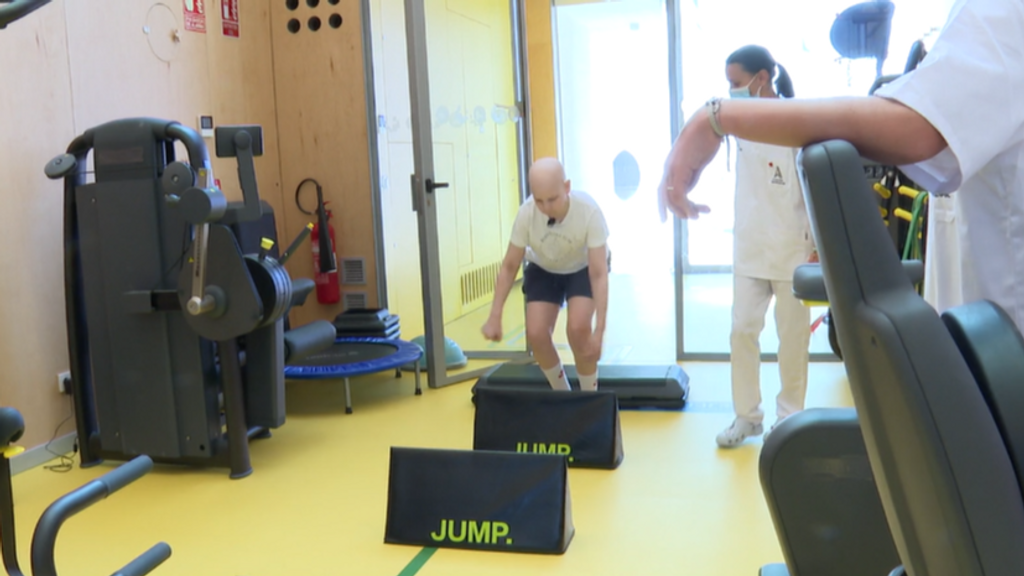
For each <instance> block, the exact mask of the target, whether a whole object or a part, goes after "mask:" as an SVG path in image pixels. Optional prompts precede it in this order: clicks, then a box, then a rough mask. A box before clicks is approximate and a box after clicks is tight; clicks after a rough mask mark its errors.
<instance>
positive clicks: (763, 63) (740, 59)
mask: <svg viewBox="0 0 1024 576" xmlns="http://www.w3.org/2000/svg"><path fill="white" fill-rule="evenodd" d="M725 64H726V66H728V65H729V64H739V65H740V66H742V67H743V69H744V70H746V71H747V73H748V74H757V73H758V72H760V71H761V70H767V71H768V79H769V80H771V79H772V78H775V68H776V67H778V69H779V78H778V79H777V80H776V81H775V91H776V92H778V94H779V96H785V97H786V98H792V97H793V80H792V79H791V78H790V77H789V72H786V69H785V68H783V67H782V64H778V63H777V62H775V59H774V58H772V55H771V53H770V52H768V50H767V49H766V48H764V47H762V46H756V45H753V44H751V45H749V46H744V47H742V48H740V49H739V50H737V51H735V52H733V53H732V54H730V55H729V58H727V59H726V60H725Z"/></svg>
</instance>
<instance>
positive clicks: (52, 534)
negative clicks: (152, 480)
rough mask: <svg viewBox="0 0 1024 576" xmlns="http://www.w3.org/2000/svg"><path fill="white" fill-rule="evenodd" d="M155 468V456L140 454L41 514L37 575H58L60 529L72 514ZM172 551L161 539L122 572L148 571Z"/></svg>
mask: <svg viewBox="0 0 1024 576" xmlns="http://www.w3.org/2000/svg"><path fill="white" fill-rule="evenodd" d="M152 468H153V460H152V459H150V458H149V457H148V456H138V457H136V458H135V459H133V460H131V461H130V462H128V463H126V464H122V465H121V466H119V467H118V468H116V469H114V470H113V471H111V472H108V473H106V474H104V475H103V476H100V477H99V478H97V479H95V480H93V481H91V482H89V483H88V484H86V485H84V486H82V487H81V488H78V489H77V490H75V491H73V492H69V493H68V494H65V495H64V496H62V497H60V498H59V499H57V500H56V501H55V502H54V503H53V504H50V506H49V507H48V508H47V509H46V511H44V512H43V515H42V516H41V517H40V518H39V523H38V524H36V530H35V533H34V534H33V536H32V573H33V574H34V576H57V566H56V564H55V562H54V548H55V547H56V543H57V533H58V532H59V531H60V528H61V526H62V525H63V524H64V522H66V521H67V520H68V518H71V517H72V516H74V515H75V514H78V513H79V512H81V511H82V510H85V509H86V508H88V507H89V506H92V505H93V504H95V503H96V502H99V501H100V500H102V499H104V498H106V497H107V496H110V495H111V494H113V493H114V492H116V491H117V490H119V489H121V488H124V487H125V486H127V485H128V484H131V483H132V482H134V481H136V480H138V479H139V478H141V477H142V476H145V475H146V473H147V472H149V471H150V470H152ZM170 555H171V548H170V546H168V545H167V544H165V543H162V542H161V543H160V544H157V545H156V546H154V547H153V548H150V549H149V550H148V551H147V552H145V553H144V554H142V555H140V556H139V557H138V558H136V560H134V561H132V562H131V563H130V564H128V565H127V566H125V567H124V568H122V571H121V573H122V574H125V575H126V576H142V575H143V574H148V573H149V572H151V571H152V570H153V569H154V568H156V567H157V566H159V565H160V564H161V563H163V562H164V560H167V558H169V557H170ZM126 570H127V571H126Z"/></svg>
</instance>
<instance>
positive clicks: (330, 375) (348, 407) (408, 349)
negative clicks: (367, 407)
mask: <svg viewBox="0 0 1024 576" xmlns="http://www.w3.org/2000/svg"><path fill="white" fill-rule="evenodd" d="M422 355H423V351H422V350H421V349H420V347H419V346H417V345H415V344H413V343H411V342H406V341H404V340H397V339H390V338H377V337H357V338H349V337H346V338H338V339H336V340H335V341H334V345H333V346H331V347H330V348H328V349H326V350H324V351H323V352H319V353H317V354H313V355H312V356H307V357H305V358H303V359H302V360H299V361H296V362H293V363H290V364H288V365H287V366H285V368H284V376H285V378H291V379H293V380H327V379H334V378H344V379H345V413H346V414H351V413H352V393H351V390H350V389H349V382H348V380H349V378H351V377H353V376H362V375H364V374H373V373H374V372H383V371H385V370H391V369H394V370H395V374H396V375H397V376H398V377H401V375H402V372H401V368H402V366H404V365H406V364H414V365H415V366H416V394H417V395H420V394H422V393H423V390H422V389H421V388H420V368H419V359H420V357H421V356H422Z"/></svg>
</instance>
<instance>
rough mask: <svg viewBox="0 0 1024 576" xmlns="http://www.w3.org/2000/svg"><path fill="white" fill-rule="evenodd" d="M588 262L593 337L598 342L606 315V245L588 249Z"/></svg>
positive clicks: (602, 333) (602, 332)
mask: <svg viewBox="0 0 1024 576" xmlns="http://www.w3.org/2000/svg"><path fill="white" fill-rule="evenodd" d="M588 260H589V262H588V266H589V272H590V290H591V292H592V294H593V297H594V311H595V312H597V326H596V327H595V328H594V335H595V336H596V337H597V338H598V342H600V341H601V338H602V337H603V336H604V329H605V319H606V317H607V314H608V245H607V244H604V245H603V246H599V247H597V248H590V249H589V251H588Z"/></svg>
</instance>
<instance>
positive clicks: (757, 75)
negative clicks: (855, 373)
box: [716, 46, 814, 448]
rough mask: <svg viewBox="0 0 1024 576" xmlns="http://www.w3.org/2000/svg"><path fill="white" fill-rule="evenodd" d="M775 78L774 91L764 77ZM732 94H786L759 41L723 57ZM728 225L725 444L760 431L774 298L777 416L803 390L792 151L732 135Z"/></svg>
mask: <svg viewBox="0 0 1024 576" xmlns="http://www.w3.org/2000/svg"><path fill="white" fill-rule="evenodd" d="M776 68H777V69H778V79H777V80H776V87H777V88H778V93H776V91H775V90H773V89H772V79H773V78H775V77H776ZM725 73H726V78H727V79H728V81H729V84H730V87H731V88H730V91H729V92H730V96H732V98H734V99H735V98H778V97H779V95H782V96H785V97H786V98H792V97H793V83H792V81H791V80H790V78H789V74H788V73H787V72H786V69H785V68H783V67H782V66H779V65H777V64H776V62H775V60H774V59H773V58H772V56H771V54H770V53H769V52H768V50H766V49H765V48H763V47H761V46H744V47H743V48H740V49H739V50H737V51H735V52H733V53H732V54H731V55H730V56H729V58H728V59H726V69H725ZM736 148H737V154H736V199H735V206H736V213H735V223H734V225H733V304H732V334H731V336H730V348H731V355H730V357H731V363H732V401H733V409H734V410H735V412H736V419H735V420H734V421H733V423H732V424H731V425H730V426H729V427H728V428H726V429H725V430H723V431H722V432H721V433H720V434H718V437H717V439H716V440H717V441H718V445H719V446H721V447H723V448H731V447H733V446H737V445H739V444H740V443H742V442H743V441H744V440H745V439H746V438H748V437H750V436H756V435H759V434H761V433H762V432H763V430H764V428H763V425H762V421H763V420H764V411H763V410H762V409H761V381H760V374H761V346H760V337H761V331H762V330H763V329H764V324H765V320H764V319H765V313H766V312H767V311H768V305H769V304H770V303H771V301H772V298H773V297H774V298H775V324H776V330H777V333H778V336H779V376H780V377H781V380H782V391H781V392H780V393H779V395H778V397H777V399H776V415H777V418H778V420H782V419H783V418H785V417H786V416H788V415H790V414H792V413H794V412H796V411H798V410H801V409H803V405H804V397H805V395H806V391H807V362H808V345H809V343H810V338H811V329H810V324H811V317H810V309H809V308H807V307H806V306H804V305H803V304H802V303H801V302H800V301H799V300H797V299H796V298H795V297H794V296H793V271H794V269H796V267H797V266H799V265H800V264H803V263H805V262H807V261H808V260H809V259H810V257H811V254H812V253H813V251H814V246H813V242H812V241H811V224H810V221H809V220H808V218H807V209H806V208H805V207H804V199H803V194H802V193H801V190H800V182H799V179H798V176H797V173H796V150H795V149H793V148H789V147H784V146H773V145H771V144H761V143H757V142H752V141H748V140H741V139H737V143H736Z"/></svg>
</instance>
